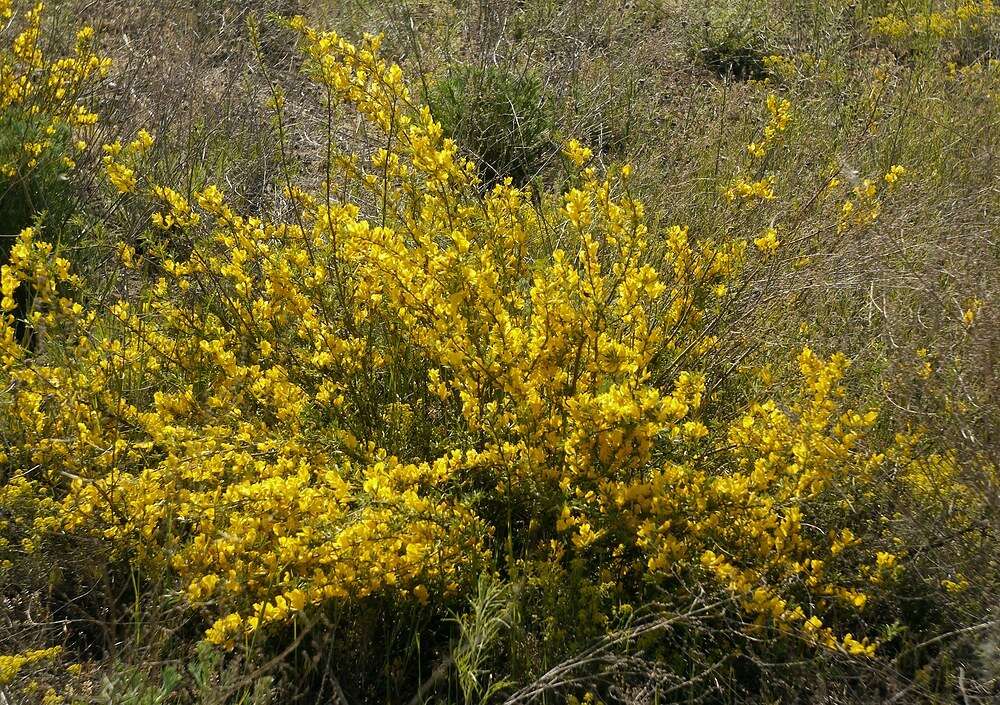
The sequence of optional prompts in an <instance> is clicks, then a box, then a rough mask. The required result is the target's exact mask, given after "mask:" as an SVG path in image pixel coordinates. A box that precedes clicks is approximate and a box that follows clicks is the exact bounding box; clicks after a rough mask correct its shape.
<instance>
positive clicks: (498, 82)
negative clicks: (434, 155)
mask: <svg viewBox="0 0 1000 705" xmlns="http://www.w3.org/2000/svg"><path fill="white" fill-rule="evenodd" d="M428 102H429V104H430V107H431V111H432V112H433V114H434V117H435V118H436V119H437V120H438V121H439V122H440V123H441V125H442V127H443V128H444V131H445V134H446V135H448V136H450V137H451V138H452V139H454V140H455V141H456V142H457V143H458V144H459V145H460V146H461V147H462V148H464V149H466V150H468V151H469V152H471V153H473V154H474V155H475V156H476V157H477V161H478V162H479V164H480V176H481V177H482V178H483V180H484V181H485V182H486V183H487V184H488V185H492V184H494V183H497V182H499V181H502V180H503V179H504V178H506V177H510V178H511V179H512V180H513V182H514V184H515V185H523V184H525V183H527V182H528V181H529V180H530V179H531V178H532V177H533V176H535V175H536V174H537V173H538V172H539V171H540V170H541V169H542V168H543V166H544V164H545V161H546V159H547V158H548V157H549V156H551V155H552V154H553V153H554V152H555V151H556V147H555V146H554V145H553V142H552V139H551V132H552V128H553V115H552V108H551V104H550V100H549V97H548V95H547V94H546V92H545V88H544V86H543V85H542V82H541V80H540V79H539V78H538V76H536V75H535V74H533V73H531V72H525V71H516V70H514V69H511V68H507V67H503V66H490V67H485V68H484V67H479V66H460V67H458V68H455V69H452V70H450V71H449V73H448V75H447V76H446V77H444V78H443V79H442V80H441V81H439V82H438V83H437V84H436V85H434V86H433V87H432V88H431V89H430V95H429V96H428Z"/></svg>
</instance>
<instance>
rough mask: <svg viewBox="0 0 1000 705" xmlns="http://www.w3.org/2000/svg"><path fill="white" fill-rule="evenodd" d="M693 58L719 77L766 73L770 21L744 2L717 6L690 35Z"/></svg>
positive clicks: (743, 78) (741, 77)
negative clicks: (765, 63)
mask: <svg viewBox="0 0 1000 705" xmlns="http://www.w3.org/2000/svg"><path fill="white" fill-rule="evenodd" d="M688 45H689V52H690V53H691V54H692V56H693V58H694V59H695V60H696V61H697V62H699V63H701V64H703V65H704V66H706V67H707V68H708V69H709V70H710V71H712V73H714V74H715V75H717V76H718V77H719V78H730V79H733V80H736V81H749V80H759V79H762V78H764V77H765V76H767V68H766V67H765V65H764V57H765V56H767V55H768V54H770V53H772V52H771V51H769V47H770V45H771V41H770V33H769V31H768V25H767V22H766V20H765V19H764V18H762V17H761V16H760V12H759V11H755V9H754V8H751V7H746V6H744V5H739V4H736V5H725V6H723V7H721V8H715V9H713V11H712V14H710V15H707V16H705V17H704V19H703V21H702V23H701V26H700V28H699V29H698V30H695V31H693V32H692V33H691V35H690V36H689V39H688Z"/></svg>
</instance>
